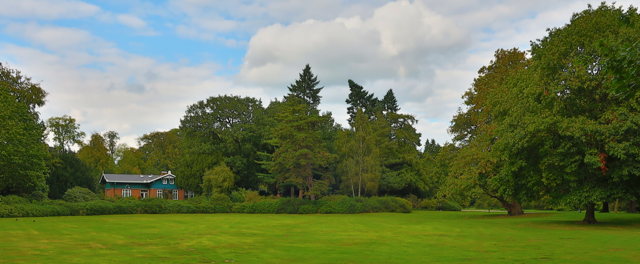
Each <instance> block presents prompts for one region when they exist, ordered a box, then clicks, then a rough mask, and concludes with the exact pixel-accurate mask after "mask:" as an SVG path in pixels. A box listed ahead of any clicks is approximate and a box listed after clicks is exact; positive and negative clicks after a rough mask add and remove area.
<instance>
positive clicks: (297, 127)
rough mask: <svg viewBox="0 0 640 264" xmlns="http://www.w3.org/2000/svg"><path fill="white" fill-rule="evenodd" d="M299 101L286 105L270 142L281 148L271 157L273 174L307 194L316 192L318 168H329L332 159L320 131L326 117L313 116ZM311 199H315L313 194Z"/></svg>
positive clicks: (278, 117) (286, 103) (280, 180)
mask: <svg viewBox="0 0 640 264" xmlns="http://www.w3.org/2000/svg"><path fill="white" fill-rule="evenodd" d="M308 113H309V109H308V106H307V105H306V104H302V103H300V102H298V101H297V100H292V101H289V102H285V103H284V106H283V109H282V111H281V112H280V113H279V114H278V115H277V120H278V125H277V126H276V128H275V131H274V134H273V136H274V139H273V140H271V141H270V143H271V144H272V145H274V146H277V147H278V148H277V149H276V151H275V152H274V153H273V155H272V162H273V163H272V164H271V168H270V170H271V172H272V173H275V174H276V175H277V177H278V180H279V182H291V183H295V184H297V185H298V187H301V188H303V189H306V190H307V191H310V190H312V189H313V187H314V185H315V183H316V181H317V180H316V179H314V178H313V170H314V169H315V168H321V167H326V166H327V165H328V163H329V162H330V161H331V159H332V156H331V155H330V154H329V153H328V152H327V151H326V150H325V149H324V148H323V147H322V141H321V139H320V134H319V133H318V128H319V126H320V124H322V123H323V120H324V119H326V117H324V116H319V115H317V114H310V115H308ZM310 196H311V199H312V200H314V199H315V195H314V194H313V193H312V194H311V195H310Z"/></svg>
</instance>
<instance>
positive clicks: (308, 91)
mask: <svg viewBox="0 0 640 264" xmlns="http://www.w3.org/2000/svg"><path fill="white" fill-rule="evenodd" d="M299 76H300V79H298V80H296V82H295V84H293V83H292V84H291V85H290V86H289V87H287V88H289V94H288V96H287V97H285V99H286V100H288V98H289V97H291V96H294V97H297V98H300V99H302V100H304V102H305V103H306V104H307V105H308V106H309V107H310V108H311V109H315V110H317V109H318V105H320V99H322V96H320V91H322V89H323V88H324V87H317V86H318V84H319V83H320V81H318V76H317V75H316V76H314V75H313V72H311V67H309V64H307V66H306V67H304V69H303V70H302V73H300V75H299Z"/></svg>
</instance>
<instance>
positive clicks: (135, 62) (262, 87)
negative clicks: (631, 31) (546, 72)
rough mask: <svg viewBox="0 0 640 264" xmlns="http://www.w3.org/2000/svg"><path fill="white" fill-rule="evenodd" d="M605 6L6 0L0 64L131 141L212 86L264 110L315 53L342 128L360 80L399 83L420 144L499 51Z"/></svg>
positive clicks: (327, 103) (96, 125)
mask: <svg viewBox="0 0 640 264" xmlns="http://www.w3.org/2000/svg"><path fill="white" fill-rule="evenodd" d="M599 2H600V1H599V0H598V1H590V2H589V1H555V0H553V1H552V0H538V1H494V0H483V1H480V0H466V1H431V0H423V1H419V0H416V1H395V2H389V1H379V0H362V1H359V0H325V1H308V0H306V1H305V0H257V1H245V0H242V1H215V0H211V1H206V0H181V1H178V0H176V1H172V0H169V1H149V2H147V1H137V0H109V1H107V0H96V1H77V0H51V1H41V0H20V1H16V0H0V6H2V8H0V62H2V63H7V64H8V65H9V66H10V67H11V68H15V69H18V70H20V71H22V72H23V73H24V74H25V75H27V76H31V77H32V78H33V79H34V80H37V81H39V82H41V86H42V87H43V88H44V89H45V90H46V91H47V92H48V93H49V96H48V98H47V103H46V105H45V106H44V107H42V108H41V109H40V112H41V113H42V117H43V118H44V119H47V118H49V117H52V116H62V115H70V116H72V117H74V118H76V119H77V120H78V121H79V123H80V124H81V129H82V130H83V131H85V132H87V134H90V133H91V132H104V131H107V130H114V131H117V132H118V133H120V135H121V141H122V142H125V143H128V144H129V145H131V146H137V145H136V143H135V139H136V138H137V137H139V136H141V135H143V134H146V133H149V132H153V131H166V130H169V129H172V128H176V127H178V126H179V124H180V118H182V117H183V115H184V112H185V110H186V108H187V106H189V105H191V104H193V103H195V102H197V101H199V100H203V99H206V98H208V97H210V96H216V95H224V94H234V95H241V96H252V97H259V98H261V99H262V102H263V105H264V106H265V107H266V106H267V105H268V104H269V102H270V101H271V100H272V99H273V98H282V96H283V95H285V94H286V93H287V92H288V90H287V86H288V85H289V84H290V83H292V82H294V80H295V79H296V78H297V77H298V73H300V72H301V70H302V69H303V68H304V66H305V65H306V64H307V63H308V64H310V65H311V68H312V71H313V72H314V74H317V75H318V77H319V80H320V81H321V83H320V85H323V86H324V87H325V88H324V90H322V93H321V95H322V96H323V98H322V104H321V105H320V108H321V109H322V110H323V111H331V112H332V113H333V115H334V117H335V118H336V121H337V122H339V123H341V124H342V125H343V126H347V124H346V119H347V114H346V107H347V105H346V103H345V102H344V101H345V99H346V98H347V95H348V93H349V88H348V86H347V80H348V79H352V80H354V81H355V82H357V83H359V84H361V85H363V86H364V87H365V89H367V90H368V91H371V92H373V93H375V95H376V96H380V97H382V96H383V95H384V93H385V92H386V91H387V90H388V89H389V88H391V89H393V91H394V92H395V94H396V97H397V98H398V101H399V104H400V107H401V108H402V109H401V111H402V112H404V113H411V114H414V115H416V117H417V118H418V120H419V122H418V125H417V128H418V130H419V132H421V133H422V141H423V142H424V140H425V139H427V138H434V139H436V141H437V142H439V143H444V142H446V141H450V140H451V139H450V136H449V135H448V134H447V127H448V125H449V122H450V120H451V118H452V116H453V114H454V113H455V111H456V109H457V108H458V107H460V106H461V104H462V100H461V98H460V97H461V95H462V93H463V92H464V91H465V90H467V89H468V88H469V86H470V84H471V82H472V81H473V78H474V77H476V76H477V71H478V69H479V68H480V67H482V66H483V65H486V64H488V63H489V62H490V60H491V58H492V56H493V53H494V52H495V50H496V49H499V48H505V49H507V48H513V47H518V48H520V49H523V50H528V49H529V41H530V40H535V39H538V38H541V37H543V36H544V35H545V30H546V29H547V28H550V27H560V26H562V25H564V24H566V23H568V22H569V19H570V17H571V15H572V14H573V13H575V12H579V11H581V10H584V9H586V8H587V4H589V3H591V4H593V5H598V4H599ZM633 2H634V1H618V2H617V3H616V5H623V6H625V7H628V6H629V4H632V3H633ZM636 5H637V2H636Z"/></svg>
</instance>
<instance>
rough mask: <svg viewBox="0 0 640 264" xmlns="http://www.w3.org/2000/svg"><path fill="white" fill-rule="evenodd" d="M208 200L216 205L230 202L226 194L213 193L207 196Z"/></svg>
mask: <svg viewBox="0 0 640 264" xmlns="http://www.w3.org/2000/svg"><path fill="white" fill-rule="evenodd" d="M209 202H211V203H212V204H217V205H227V204H230V203H231V199H230V198H229V196H227V195H226V194H222V193H214V194H213V195H211V197H210V198H209Z"/></svg>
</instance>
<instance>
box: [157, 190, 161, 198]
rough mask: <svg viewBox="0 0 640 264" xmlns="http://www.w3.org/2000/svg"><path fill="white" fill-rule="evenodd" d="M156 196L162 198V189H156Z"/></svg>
mask: <svg viewBox="0 0 640 264" xmlns="http://www.w3.org/2000/svg"><path fill="white" fill-rule="evenodd" d="M156 196H157V197H158V198H162V190H158V191H157V195H156Z"/></svg>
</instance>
